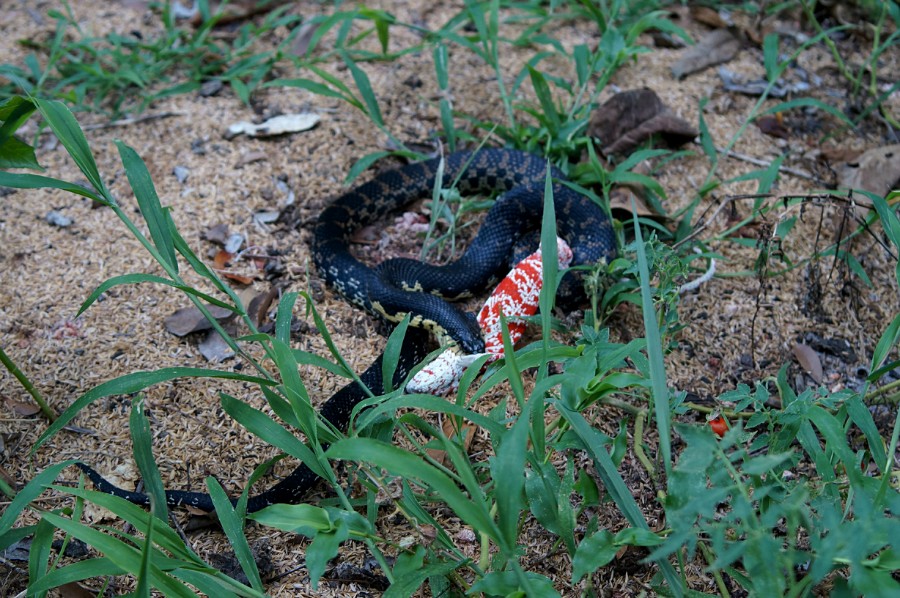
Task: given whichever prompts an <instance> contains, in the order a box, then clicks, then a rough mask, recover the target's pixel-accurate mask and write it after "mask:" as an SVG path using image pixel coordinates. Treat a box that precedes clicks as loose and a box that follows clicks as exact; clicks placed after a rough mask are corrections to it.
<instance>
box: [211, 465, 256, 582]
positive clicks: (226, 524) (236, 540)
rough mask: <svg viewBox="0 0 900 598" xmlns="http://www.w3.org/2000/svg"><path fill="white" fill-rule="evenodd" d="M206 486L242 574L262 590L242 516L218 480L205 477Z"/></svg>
mask: <svg viewBox="0 0 900 598" xmlns="http://www.w3.org/2000/svg"><path fill="white" fill-rule="evenodd" d="M206 488H207V489H208V490H209V496H210V498H211V499H212V501H213V505H214V506H215V508H216V515H217V516H218V518H219V523H220V524H221V525H222V531H223V532H225V535H226V536H227V537H228V541H229V542H230V544H231V548H232V549H233V550H234V555H235V556H236V557H237V560H238V563H240V565H241V569H242V570H243V571H244V575H246V576H247V579H249V580H250V585H251V586H253V589H254V590H257V591H258V592H264V591H265V588H263V583H262V580H261V579H260V577H259V568H258V567H257V566H256V559H254V558H253V553H252V552H251V550H250V544H248V543H247V537H246V536H245V535H244V520H243V516H242V515H241V514H239V513H237V511H235V509H234V507H232V506H231V501H230V500H229V499H228V495H226V494H225V490H223V489H222V486H221V485H219V482H218V481H216V479H215V478H214V477H212V476H210V477H208V478H206Z"/></svg>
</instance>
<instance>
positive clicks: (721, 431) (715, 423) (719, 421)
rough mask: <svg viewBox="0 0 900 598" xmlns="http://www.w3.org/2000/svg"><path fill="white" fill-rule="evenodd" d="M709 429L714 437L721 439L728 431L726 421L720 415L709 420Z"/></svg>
mask: <svg viewBox="0 0 900 598" xmlns="http://www.w3.org/2000/svg"><path fill="white" fill-rule="evenodd" d="M709 427H710V428H712V431H713V432H714V433H715V435H716V436H718V437H719V438H721V437H722V436H725V432H727V431H728V428H729V425H728V420H727V419H725V418H724V417H722V416H721V415H717V416H716V417H714V418H712V419H711V420H709Z"/></svg>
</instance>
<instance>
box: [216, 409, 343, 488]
mask: <svg viewBox="0 0 900 598" xmlns="http://www.w3.org/2000/svg"><path fill="white" fill-rule="evenodd" d="M222 408H223V409H224V410H225V413H227V414H228V415H230V416H231V417H233V418H234V419H235V420H237V421H239V422H241V425H242V426H244V427H245V428H247V430H249V431H250V432H251V433H252V434H254V435H256V436H258V437H259V438H260V439H262V440H264V441H266V442H268V443H269V444H271V445H273V446H275V447H277V448H278V449H279V450H281V451H284V452H285V453H287V454H288V455H291V456H292V457H294V458H296V459H299V460H301V461H303V462H304V463H305V464H306V465H307V466H308V467H309V468H310V469H312V470H313V472H315V473H316V475H318V476H320V477H323V478H326V479H331V476H328V475H326V472H325V470H324V469H323V468H322V466H321V464H319V461H318V459H317V458H316V455H315V453H313V452H312V450H310V448H309V447H308V446H306V445H305V444H303V443H302V442H300V440H299V439H298V438H297V437H296V436H294V435H293V434H291V433H290V432H289V431H287V430H285V429H284V428H283V427H281V426H280V425H278V423H276V422H274V421H273V420H272V418H271V417H269V416H268V415H266V414H265V413H263V412H262V411H259V410H257V409H254V408H253V407H251V406H250V405H247V404H246V403H244V402H243V401H239V400H238V399H236V398H234V397H232V396H229V395H227V394H224V393H223V394H222Z"/></svg>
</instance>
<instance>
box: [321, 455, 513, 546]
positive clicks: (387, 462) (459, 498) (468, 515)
mask: <svg viewBox="0 0 900 598" xmlns="http://www.w3.org/2000/svg"><path fill="white" fill-rule="evenodd" d="M325 455H326V456H327V457H328V458H329V459H345V460H349V461H357V462H358V461H361V460H364V461H366V462H368V463H373V464H375V465H377V466H378V467H383V468H384V469H386V470H387V471H389V472H391V473H392V474H394V475H398V476H400V477H403V478H407V479H409V478H415V479H417V480H420V481H421V482H422V483H423V484H425V485H426V486H427V487H429V488H431V489H432V490H433V491H434V493H435V494H436V496H437V497H439V498H440V500H443V501H444V502H446V503H447V506H449V507H450V508H451V509H452V510H453V511H454V513H456V515H458V516H459V518H460V519H462V520H463V521H465V522H466V523H468V524H469V525H471V526H472V527H473V528H475V529H477V530H479V531H481V532H483V533H485V534H487V535H488V536H490V537H491V538H492V539H494V540H495V541H498V542H499V541H502V538H501V534H500V530H499V529H498V528H497V525H496V524H495V523H494V520H493V519H492V518H491V516H490V513H489V512H488V510H487V508H486V507H485V505H484V504H480V503H478V502H476V501H473V500H470V499H469V498H468V497H466V495H465V494H463V493H462V492H461V491H460V490H459V488H458V487H457V486H456V484H455V483H454V482H453V480H451V479H450V478H449V477H448V476H447V475H446V474H445V473H443V472H442V471H440V470H439V469H437V468H436V467H433V466H432V465H429V464H428V463H426V462H425V461H424V460H423V459H422V458H421V457H418V456H416V455H413V454H411V453H409V452H407V451H404V450H403V449H401V448H398V447H395V446H393V445H390V444H386V443H384V442H379V441H377V440H372V439H370V438H347V439H344V440H339V441H338V442H336V443H334V444H333V445H331V448H329V449H328V451H327V452H326V453H325Z"/></svg>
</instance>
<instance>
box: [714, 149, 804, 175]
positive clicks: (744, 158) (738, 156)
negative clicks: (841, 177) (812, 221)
mask: <svg viewBox="0 0 900 598" xmlns="http://www.w3.org/2000/svg"><path fill="white" fill-rule="evenodd" d="M716 151H717V152H719V153H720V154H723V155H725V156H728V157H729V158H734V159H735V160H742V161H744V162H749V163H750V164H755V165H756V166H766V167H768V166H771V165H772V163H771V162H767V161H765V160H762V159H760V158H754V157H753V156H748V155H747V154H739V153H737V152H733V151H731V150H725V149H722V148H720V147H717V148H716ZM778 172H784V173H786V174H790V175H792V176H795V177H799V178H801V179H806V180H808V181H812V182H814V183H821V180H820V179H819V178H818V177H816V176H813V175H811V174H809V173H808V172H804V171H802V170H797V169H796V168H790V167H789V166H779V167H778Z"/></svg>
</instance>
